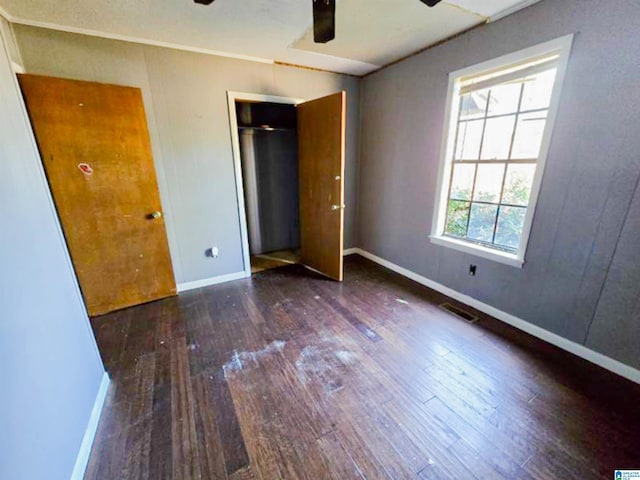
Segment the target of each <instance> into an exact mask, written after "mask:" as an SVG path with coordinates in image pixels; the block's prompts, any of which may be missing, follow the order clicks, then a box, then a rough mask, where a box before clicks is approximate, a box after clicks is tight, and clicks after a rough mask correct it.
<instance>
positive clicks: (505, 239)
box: [469, 207, 527, 249]
mask: <svg viewBox="0 0 640 480" xmlns="http://www.w3.org/2000/svg"><path fill="white" fill-rule="evenodd" d="M526 213H527V209H526V208H521V207H500V214H499V215H498V227H497V229H496V240H495V243H496V244H497V245H502V246H505V247H509V248H513V249H517V248H518V247H519V246H520V237H521V236H522V227H523V226H524V217H525V214H526ZM469 230H471V226H469Z"/></svg>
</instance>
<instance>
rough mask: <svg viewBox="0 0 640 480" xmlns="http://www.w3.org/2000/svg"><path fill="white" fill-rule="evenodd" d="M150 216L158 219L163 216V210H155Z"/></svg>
mask: <svg viewBox="0 0 640 480" xmlns="http://www.w3.org/2000/svg"><path fill="white" fill-rule="evenodd" d="M149 216H150V217H151V218H152V219H154V220H156V219H158V218H160V217H162V212H158V211H155V212H153V213H152V214H151V215H149Z"/></svg>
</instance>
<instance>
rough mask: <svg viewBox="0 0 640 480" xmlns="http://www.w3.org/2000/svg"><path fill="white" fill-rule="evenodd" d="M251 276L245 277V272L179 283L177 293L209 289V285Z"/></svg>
mask: <svg viewBox="0 0 640 480" xmlns="http://www.w3.org/2000/svg"><path fill="white" fill-rule="evenodd" d="M249 276H251V274H249V275H247V273H246V272H245V271H242V272H235V273H228V274H226V275H218V276H217V277H211V278H204V279H202V280H196V281H194V282H185V283H179V284H178V286H177V288H178V293H180V292H186V291H187V290H195V289H196V288H202V287H209V286H211V285H217V284H219V283H224V282H230V281H232V280H240V279H241V278H247V277H249Z"/></svg>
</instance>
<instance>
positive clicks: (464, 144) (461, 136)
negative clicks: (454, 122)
mask: <svg viewBox="0 0 640 480" xmlns="http://www.w3.org/2000/svg"><path fill="white" fill-rule="evenodd" d="M482 123H483V121H482V120H474V121H471V122H460V123H459V127H458V145H457V146H456V159H457V160H477V159H478V153H479V152H480V140H481V138H482Z"/></svg>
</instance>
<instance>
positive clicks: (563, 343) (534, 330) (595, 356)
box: [350, 248, 640, 383]
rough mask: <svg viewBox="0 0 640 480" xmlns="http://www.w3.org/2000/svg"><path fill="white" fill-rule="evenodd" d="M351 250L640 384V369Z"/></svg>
mask: <svg viewBox="0 0 640 480" xmlns="http://www.w3.org/2000/svg"><path fill="white" fill-rule="evenodd" d="M350 250H353V252H352V253H357V254H358V255H362V256H363V257H365V258H368V259H369V260H371V261H373V262H376V263H377V264H379V265H382V266H383V267H386V268H388V269H389V270H393V271H394V272H396V273H399V274H400V275H403V276H405V277H407V278H410V279H411V280H414V281H416V282H418V283H420V284H422V285H424V286H426V287H429V288H431V289H433V290H436V291H438V292H440V293H442V294H444V295H447V296H449V297H451V298H454V299H456V300H458V301H459V302H462V303H464V304H465V305H469V306H470V307H473V308H475V309H477V310H479V311H481V312H484V313H486V314H487V315H491V316H492V317H495V318H497V319H498V320H501V321H503V322H504V323H508V324H509V325H512V326H514V327H516V328H517V329H519V330H522V331H524V332H526V333H528V334H530V335H533V336H534V337H538V338H540V339H542V340H544V341H546V342H548V343H550V344H552V345H555V346H556V347H558V348H561V349H562V350H566V351H567V352H570V353H573V354H574V355H577V356H578V357H581V358H583V359H585V360H587V361H589V362H591V363H594V364H596V365H598V366H600V367H602V368H605V369H607V370H609V371H611V372H613V373H616V374H618V375H620V376H622V377H625V378H627V379H629V380H631V381H633V382H635V383H640V370H637V369H635V368H633V367H631V366H629V365H626V364H624V363H622V362H619V361H618V360H614V359H613V358H610V357H607V356H606V355H603V354H601V353H598V352H595V351H593V350H591V349H589V348H587V347H585V346H584V345H581V344H579V343H575V342H572V341H571V340H568V339H566V338H564V337H561V336H560V335H557V334H555V333H553V332H550V331H548V330H545V329H544V328H540V327H538V326H536V325H534V324H532V323H529V322H527V321H525V320H522V319H521V318H518V317H516V316H514V315H511V314H510V313H507V312H503V311H502V310H498V309H497V308H495V307H492V306H491V305H487V304H486V303H483V302H481V301H479V300H476V299H475V298H473V297H470V296H468V295H465V294H463V293H460V292H457V291H456V290H453V289H451V288H449V287H446V286H444V285H442V284H440V283H438V282H435V281H433V280H430V279H428V278H426V277H423V276H422V275H418V274H417V273H415V272H412V271H411V270H408V269H406V268H404V267H401V266H399V265H396V264H395V263H391V262H390V261H388V260H385V259H384V258H381V257H378V256H377V255H374V254H373V253H370V252H367V251H365V250H362V249H360V248H353V249H350Z"/></svg>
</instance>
